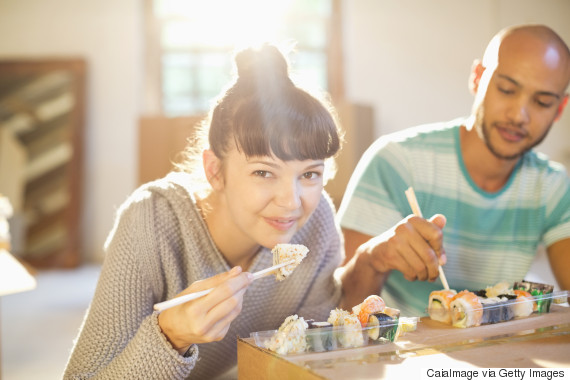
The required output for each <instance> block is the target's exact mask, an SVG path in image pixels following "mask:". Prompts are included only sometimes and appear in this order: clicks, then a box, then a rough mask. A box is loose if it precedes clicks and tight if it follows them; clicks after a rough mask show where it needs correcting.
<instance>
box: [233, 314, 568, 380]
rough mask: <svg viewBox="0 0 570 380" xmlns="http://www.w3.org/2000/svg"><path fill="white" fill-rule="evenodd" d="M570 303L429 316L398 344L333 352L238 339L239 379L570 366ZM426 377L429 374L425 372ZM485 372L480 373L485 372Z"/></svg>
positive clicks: (378, 376) (397, 375)
mask: <svg viewBox="0 0 570 380" xmlns="http://www.w3.org/2000/svg"><path fill="white" fill-rule="evenodd" d="M569 322H570V307H568V306H560V305H552V308H551V312H550V313H546V314H533V315H532V316H531V317H527V318H522V319H517V320H512V321H509V322H503V323H497V324H491V325H483V326H479V327H473V328H466V329H461V328H456V327H451V326H448V325H445V324H443V323H440V322H436V321H432V320H431V319H430V318H428V317H425V318H422V319H421V322H419V323H418V328H417V330H416V331H413V332H408V333H406V334H405V335H404V336H403V337H401V338H400V339H399V340H398V341H397V342H394V343H387V344H384V345H372V346H365V347H359V348H351V349H342V350H336V351H328V352H316V353H304V354H291V355H286V356H281V355H277V354H275V353H274V352H271V351H268V350H265V349H262V348H259V347H257V346H256V345H255V341H254V339H253V338H240V339H238V376H239V378H240V379H256V380H257V379H310V380H313V379H333V380H336V379H338V380H344V379H355V378H359V379H360V378H366V379H373V378H374V379H384V378H386V379H412V378H414V379H415V378H422V376H421V375H422V373H421V371H422V370H424V371H425V369H426V368H432V369H433V368H440V369H441V368H458V367H463V368H531V367H537V366H538V367H540V366H545V365H546V366H548V367H552V368H566V367H570V356H568V352H570V323H569ZM424 375H425V372H424ZM480 376H481V374H480Z"/></svg>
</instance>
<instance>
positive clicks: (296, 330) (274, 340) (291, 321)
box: [266, 314, 308, 355]
mask: <svg viewBox="0 0 570 380" xmlns="http://www.w3.org/2000/svg"><path fill="white" fill-rule="evenodd" d="M307 327H308V324H307V322H305V320H304V319H303V317H299V316H297V315H296V314H295V315H291V316H289V317H287V318H285V321H283V323H282V324H281V326H280V327H279V329H278V330H277V331H276V332H275V334H274V335H273V336H272V337H271V339H270V340H269V342H267V343H266V347H267V349H268V350H271V351H274V352H276V353H278V354H280V355H286V354H292V353H300V352H305V350H306V349H307V342H306V330H307Z"/></svg>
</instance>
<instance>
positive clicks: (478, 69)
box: [469, 59, 485, 94]
mask: <svg viewBox="0 0 570 380" xmlns="http://www.w3.org/2000/svg"><path fill="white" fill-rule="evenodd" d="M484 71H485V67H483V63H482V62H481V60H479V59H476V60H474V61H473V65H471V74H470V75H469V90H470V91H471V93H473V94H476V93H477V91H478V90H479V82H480V81H481V76H482V75H483V72H484Z"/></svg>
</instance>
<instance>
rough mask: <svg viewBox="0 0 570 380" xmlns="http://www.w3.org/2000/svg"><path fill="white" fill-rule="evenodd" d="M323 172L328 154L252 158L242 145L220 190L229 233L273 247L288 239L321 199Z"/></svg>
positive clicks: (227, 166)
mask: <svg viewBox="0 0 570 380" xmlns="http://www.w3.org/2000/svg"><path fill="white" fill-rule="evenodd" d="M323 172H324V160H305V161H281V160H280V159H277V158H275V157H272V156H271V157H269V156H261V157H249V158H248V157H246V156H245V155H244V154H243V153H242V152H240V151H238V150H237V149H233V150H232V151H230V152H229V153H228V155H227V157H226V158H225V159H224V164H223V174H222V175H223V188H221V189H220V190H219V191H220V195H221V198H222V200H223V202H222V205H224V206H225V208H226V210H225V212H226V213H227V218H228V219H229V220H228V221H227V222H228V225H227V226H226V227H227V228H228V230H229V231H227V232H229V233H228V236H232V237H233V238H234V239H240V241H241V242H242V243H245V244H246V245H250V244H251V245H252V246H254V245H262V246H264V247H267V248H273V246H275V245H276V244H278V243H288V242H289V241H290V240H291V238H292V237H293V235H294V234H295V233H296V232H297V231H298V230H299V229H300V228H301V227H303V225H304V224H305V223H306V222H307V220H308V219H309V217H310V216H311V214H312V213H313V211H314V210H315V209H316V207H317V205H318V203H319V200H320V197H321V192H322V189H323ZM224 206H223V207H224ZM242 239H243V240H242Z"/></svg>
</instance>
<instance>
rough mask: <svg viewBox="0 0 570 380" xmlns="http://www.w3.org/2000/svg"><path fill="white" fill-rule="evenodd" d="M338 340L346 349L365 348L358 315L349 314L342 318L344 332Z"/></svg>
mask: <svg viewBox="0 0 570 380" xmlns="http://www.w3.org/2000/svg"><path fill="white" fill-rule="evenodd" d="M338 339H339V343H340V345H341V346H342V347H344V348H350V347H361V346H364V343H365V341H364V334H363V332H362V325H361V324H360V320H359V319H358V317H357V316H356V315H354V314H348V315H345V316H344V317H343V318H342V332H341V334H340V335H339V337H338Z"/></svg>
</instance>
